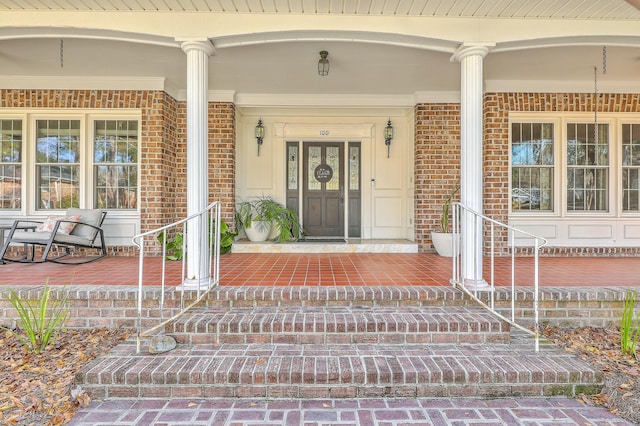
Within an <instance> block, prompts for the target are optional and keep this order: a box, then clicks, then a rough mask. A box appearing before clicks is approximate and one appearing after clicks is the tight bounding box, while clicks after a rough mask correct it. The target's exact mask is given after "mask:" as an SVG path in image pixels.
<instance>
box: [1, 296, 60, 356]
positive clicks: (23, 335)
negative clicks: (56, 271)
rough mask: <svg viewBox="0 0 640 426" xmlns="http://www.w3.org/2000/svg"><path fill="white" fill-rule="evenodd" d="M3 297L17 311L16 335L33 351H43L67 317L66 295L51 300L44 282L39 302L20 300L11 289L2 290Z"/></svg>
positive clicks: (54, 337)
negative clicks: (7, 290)
mask: <svg viewBox="0 0 640 426" xmlns="http://www.w3.org/2000/svg"><path fill="white" fill-rule="evenodd" d="M3 297H4V298H5V299H7V300H8V301H9V303H11V306H13V308H14V309H15V310H16V312H17V313H18V320H17V326H18V332H17V333H16V336H17V337H18V338H19V339H20V341H21V342H22V343H23V344H24V345H25V346H26V347H27V348H28V349H29V350H31V351H32V352H34V353H40V352H42V351H44V350H45V349H46V348H47V346H49V344H50V343H53V342H54V341H55V339H56V337H57V336H58V333H59V332H60V331H61V330H62V328H63V327H64V323H65V322H66V321H67V319H68V318H69V307H68V298H67V296H64V297H63V298H61V299H53V300H52V299H51V290H50V288H49V287H48V286H47V285H46V284H45V286H44V288H43V289H42V296H41V297H40V302H39V303H35V304H32V303H30V302H29V301H23V300H21V299H20V296H19V295H18V293H17V292H16V291H15V290H13V289H10V290H9V292H8V293H6V292H3Z"/></svg>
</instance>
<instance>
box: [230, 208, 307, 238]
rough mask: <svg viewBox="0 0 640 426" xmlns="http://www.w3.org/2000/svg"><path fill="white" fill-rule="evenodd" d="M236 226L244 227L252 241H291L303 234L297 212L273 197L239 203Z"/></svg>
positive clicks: (238, 227)
mask: <svg viewBox="0 0 640 426" xmlns="http://www.w3.org/2000/svg"><path fill="white" fill-rule="evenodd" d="M236 228H237V229H240V228H242V229H244V231H245V234H246V235H247V238H249V239H250V240H251V241H266V240H274V241H277V242H289V241H296V240H298V239H299V238H300V236H301V235H302V227H301V226H300V220H299V219H298V215H297V214H296V212H295V211H293V210H292V209H289V208H286V207H285V206H284V205H282V204H280V203H279V202H277V201H275V200H273V199H272V198H271V197H261V198H258V199H256V200H252V201H243V202H240V203H238V205H237V207H236ZM265 234H266V235H265Z"/></svg>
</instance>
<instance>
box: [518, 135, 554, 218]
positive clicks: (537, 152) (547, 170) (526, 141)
mask: <svg viewBox="0 0 640 426" xmlns="http://www.w3.org/2000/svg"><path fill="white" fill-rule="evenodd" d="M553 168H554V159H553V123H512V125H511V209H512V210H513V211H552V210H553Z"/></svg>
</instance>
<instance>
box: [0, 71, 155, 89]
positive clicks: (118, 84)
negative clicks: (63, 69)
mask: <svg viewBox="0 0 640 426" xmlns="http://www.w3.org/2000/svg"><path fill="white" fill-rule="evenodd" d="M0 89H67V90H165V79H164V78H163V77H113V76H84V75H83V76H64V77H57V76H21V75H0Z"/></svg>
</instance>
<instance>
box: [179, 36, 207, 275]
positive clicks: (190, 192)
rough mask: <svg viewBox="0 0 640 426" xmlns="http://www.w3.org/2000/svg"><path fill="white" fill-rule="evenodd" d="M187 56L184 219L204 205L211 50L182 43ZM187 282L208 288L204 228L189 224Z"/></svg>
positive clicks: (194, 42) (190, 42) (203, 45)
mask: <svg viewBox="0 0 640 426" xmlns="http://www.w3.org/2000/svg"><path fill="white" fill-rule="evenodd" d="M181 47H182V50H184V52H185V53H186V54H187V215H188V216H190V215H192V214H195V213H197V212H199V211H200V210H202V209H204V208H205V207H207V205H208V200H209V196H208V183H209V179H208V143H209V141H208V132H207V129H208V92H209V81H208V78H209V56H210V55H213V53H214V48H213V45H212V44H211V42H210V41H209V40H206V39H205V40H182V41H181ZM186 244H187V254H188V255H187V260H186V261H187V271H186V272H187V278H186V279H185V281H184V283H183V284H184V285H185V286H188V287H195V288H198V287H204V288H207V287H209V285H210V282H211V279H210V277H209V264H210V262H211V255H210V252H211V248H210V246H209V241H208V232H207V224H206V223H200V222H198V221H191V222H189V224H188V225H187V238H186Z"/></svg>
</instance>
